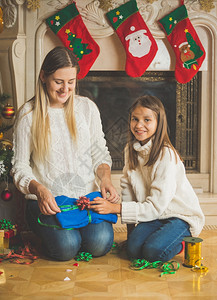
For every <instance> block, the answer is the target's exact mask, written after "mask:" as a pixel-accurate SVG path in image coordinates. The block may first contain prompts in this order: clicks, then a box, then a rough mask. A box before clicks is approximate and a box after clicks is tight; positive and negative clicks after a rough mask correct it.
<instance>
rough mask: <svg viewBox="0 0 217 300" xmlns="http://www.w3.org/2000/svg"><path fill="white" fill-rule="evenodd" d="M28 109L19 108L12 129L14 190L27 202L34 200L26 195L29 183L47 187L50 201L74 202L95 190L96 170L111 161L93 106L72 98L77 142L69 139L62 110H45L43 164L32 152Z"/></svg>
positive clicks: (97, 114) (95, 107) (29, 107)
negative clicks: (46, 133)
mask: <svg viewBox="0 0 217 300" xmlns="http://www.w3.org/2000/svg"><path fill="white" fill-rule="evenodd" d="M32 105H33V102H32V101H29V102H27V103H26V104H25V105H24V106H23V108H22V110H21V111H20V113H19V117H18V119H17V121H16V123H15V126H14V134H13V150H14V157H13V160H12V165H13V166H12V171H11V174H12V176H13V178H14V183H15V185H16V187H17V188H18V189H19V190H20V191H21V192H22V193H23V194H25V197H26V198H27V199H35V200H37V198H36V196H35V195H33V194H30V192H29V183H30V181H31V180H33V179H34V180H36V181H38V182H39V183H41V184H43V185H44V186H45V187H47V188H48V189H49V190H50V191H51V193H52V195H53V196H54V197H56V196H60V195H65V196H68V197H75V198H78V197H79V196H84V195H86V194H87V193H90V192H93V191H96V190H99V187H98V185H97V182H96V178H95V177H96V176H95V175H96V169H97V167H98V166H99V165H100V164H102V163H105V164H108V165H109V166H111V157H110V154H109V152H108V149H107V147H106V141H105V138H104V133H103V131H102V124H101V119H100V114H99V111H98V108H97V106H96V105H95V103H94V102H93V101H91V100H90V99H88V98H86V97H81V96H75V99H74V113H75V119H76V126H77V142H74V141H73V140H72V138H71V136H70V133H69V130H68V127H67V124H66V121H65V115H64V109H63V108H51V107H48V114H49V120H50V129H51V143H50V155H49V156H48V157H46V159H45V161H44V162H43V163H41V162H39V161H38V160H37V158H36V157H35V155H34V153H33V151H32V150H33V147H32V136H31V125H32V111H31V109H32ZM38 126H39V127H40V124H38Z"/></svg>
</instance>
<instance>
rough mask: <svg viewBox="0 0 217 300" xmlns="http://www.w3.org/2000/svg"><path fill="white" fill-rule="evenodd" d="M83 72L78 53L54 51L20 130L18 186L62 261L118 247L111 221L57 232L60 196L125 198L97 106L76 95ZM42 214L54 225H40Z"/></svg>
mask: <svg viewBox="0 0 217 300" xmlns="http://www.w3.org/2000/svg"><path fill="white" fill-rule="evenodd" d="M78 72H79V65H78V61H77V58H76V56H75V55H74V54H73V52H72V51H70V50H69V49H67V48H65V47H56V48H54V49H53V50H51V51H50V52H49V53H48V54H47V56H46V57H45V60H44V62H43V64H42V67H41V71H40V75H39V79H38V84H37V89H36V94H35V96H34V97H33V98H32V99H31V100H29V101H28V102H27V103H25V104H24V105H23V107H21V109H20V111H19V112H18V114H17V118H16V122H15V126H14V141H13V144H14V158H13V161H12V165H13V167H12V175H13V178H14V182H15V184H16V186H17V188H18V189H19V190H20V191H21V192H22V193H23V194H25V197H26V199H28V201H27V210H26V216H27V222H28V224H29V226H30V228H31V229H32V230H33V231H34V232H35V233H36V234H37V235H38V236H39V237H40V238H41V239H42V243H43V247H44V250H45V253H46V254H47V255H48V256H49V257H52V258H54V259H56V260H69V259H71V258H73V257H74V256H75V255H76V254H77V252H78V251H79V249H80V248H82V249H83V251H87V252H90V253H92V255H93V256H101V255H104V254H106V253H107V252H108V251H109V250H110V249H111V247H112V243H113V228H112V224H111V223H110V222H106V221H103V222H102V223H99V224H91V223H90V224H88V225H87V226H85V227H83V228H81V229H76V230H71V231H67V230H56V229H55V228H54V227H55V226H56V225H57V219H56V217H55V215H56V213H60V212H61V210H60V207H59V206H58V205H57V202H56V197H58V196H61V195H64V196H67V197H70V198H77V199H78V198H79V197H80V196H84V195H86V194H89V193H92V192H94V191H99V190H100V191H101V195H102V197H104V198H107V200H108V201H109V202H110V203H113V202H116V201H118V199H119V196H118V193H117V192H116V190H115V188H114V187H113V185H112V183H111V157H110V154H109V151H108V149H107V146H106V141H105V138H104V133H103V131H102V124H101V119H100V114H99V111H98V109H97V106H96V105H95V103H94V102H92V101H91V100H90V99H89V98H87V97H81V96H78V95H75V86H76V77H77V73H78ZM96 177H98V178H99V180H100V186H99V185H98V184H97V181H96ZM107 195H108V196H107ZM39 214H43V215H44V216H43V220H44V223H46V224H49V225H51V226H50V227H42V226H41V225H40V224H39V223H38V217H39ZM96 245H100V247H96Z"/></svg>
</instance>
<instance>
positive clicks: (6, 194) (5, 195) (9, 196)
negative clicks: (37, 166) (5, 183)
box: [1, 189, 13, 201]
mask: <svg viewBox="0 0 217 300" xmlns="http://www.w3.org/2000/svg"><path fill="white" fill-rule="evenodd" d="M1 198H2V200H3V201H10V200H11V199H12V198H13V194H12V193H11V192H10V191H9V190H8V189H5V190H4V191H3V192H2V193H1Z"/></svg>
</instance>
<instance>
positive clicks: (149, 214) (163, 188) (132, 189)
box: [95, 96, 204, 262]
mask: <svg viewBox="0 0 217 300" xmlns="http://www.w3.org/2000/svg"><path fill="white" fill-rule="evenodd" d="M123 173H124V175H123V177H122V178H121V187H122V204H118V203H116V204H112V203H109V202H108V201H105V200H103V199H99V198H98V199H96V200H95V204H96V203H97V204H98V205H95V210H96V211H97V212H99V213H110V212H115V213H120V214H121V219H122V223H126V224H128V226H127V227H128V239H127V252H128V255H129V257H130V258H145V259H146V260H148V261H150V262H153V261H157V260H161V261H164V262H165V261H168V260H170V259H172V258H173V257H174V256H175V255H176V254H178V253H179V252H180V251H181V250H182V248H183V243H182V241H183V238H184V237H186V236H198V235H199V234H200V232H201V230H202V228H203V225H204V215H203V212H202V210H201V208H200V205H199V201H198V198H197V196H196V194H195V192H194V190H193V188H192V186H191V184H190V183H189V181H188V179H187V177H186V174H185V168H184V164H183V162H182V160H181V158H180V156H179V154H178V153H177V152H176V150H175V149H174V147H173V146H172V144H171V142H170V139H169V136H168V132H167V120H166V113H165V110H164V107H163V104H162V103H161V101H160V100H159V99H158V98H157V97H154V96H142V97H140V98H138V99H137V100H136V102H135V103H134V104H133V106H132V107H131V110H130V122H129V140H128V144H127V146H126V148H125V167H124V170H123ZM134 224H137V226H136V227H135V226H134Z"/></svg>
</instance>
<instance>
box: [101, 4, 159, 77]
mask: <svg viewBox="0 0 217 300" xmlns="http://www.w3.org/2000/svg"><path fill="white" fill-rule="evenodd" d="M106 15H107V17H108V19H109V21H110V23H111V25H112V27H113V28H114V29H115V31H116V33H117V35H118V36H119V38H120V40H121V42H122V44H123V46H124V48H125V51H126V54H127V61H126V66H125V70H126V73H127V74H128V75H129V76H131V77H140V76H141V75H142V74H144V73H145V71H146V69H147V68H148V66H149V65H150V63H151V61H152V60H153V59H154V57H155V54H156V52H157V44H156V42H155V40H154V38H153V36H152V35H151V33H150V31H149V29H148V27H147V25H146V24H145V22H144V20H143V18H142V16H141V15H140V13H139V10H138V8H137V4H136V1H135V0H131V1H129V2H127V3H125V4H123V5H121V6H119V7H118V8H115V9H113V10H111V11H109V12H108V13H107V14H106Z"/></svg>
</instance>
